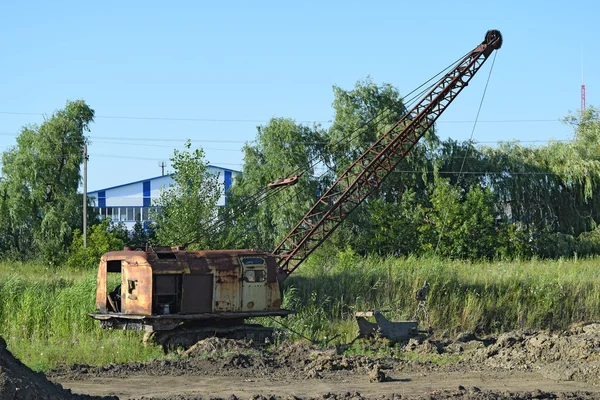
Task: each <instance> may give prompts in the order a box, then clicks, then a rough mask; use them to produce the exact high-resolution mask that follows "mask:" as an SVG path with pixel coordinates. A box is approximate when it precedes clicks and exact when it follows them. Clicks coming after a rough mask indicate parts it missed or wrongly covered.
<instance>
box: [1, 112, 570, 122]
mask: <svg viewBox="0 0 600 400" xmlns="http://www.w3.org/2000/svg"><path fill="white" fill-rule="evenodd" d="M0 114H5V115H32V116H44V115H47V114H44V113H34V112H17V111H0ZM94 118H100V119H126V120H142V121H144V120H148V121H190V122H227V123H265V122H269V121H270V119H234V118H195V117H148V116H129V115H95V116H94ZM275 118H276V117H275ZM284 118H285V117H284ZM295 121H297V122H305V123H331V122H333V120H331V119H329V120H316V119H315V120H295ZM473 122H475V121H474V120H440V121H437V123H438V124H471V123H473ZM536 122H560V123H562V122H563V121H562V119H560V118H553V119H495V120H480V121H477V123H502V124H504V123H536Z"/></svg>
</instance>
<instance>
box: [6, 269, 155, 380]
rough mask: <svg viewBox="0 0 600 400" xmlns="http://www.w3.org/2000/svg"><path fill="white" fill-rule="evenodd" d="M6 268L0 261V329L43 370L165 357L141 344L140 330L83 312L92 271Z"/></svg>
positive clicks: (89, 299) (89, 305) (91, 291)
mask: <svg viewBox="0 0 600 400" xmlns="http://www.w3.org/2000/svg"><path fill="white" fill-rule="evenodd" d="M29 268H33V269H34V270H35V271H36V274H35V275H33V274H29V273H28V272H27V270H28V269H29ZM6 269H10V268H7V267H6V266H4V265H0V273H1V275H0V335H2V337H3V338H4V339H5V340H6V341H7V343H8V346H9V349H10V350H11V351H12V352H13V353H14V354H15V356H17V357H18V358H19V359H20V360H22V361H23V362H24V363H25V364H27V365H28V366H29V367H31V368H33V369H35V370H42V371H47V370H50V369H52V368H56V367H57V366H59V365H72V364H79V363H84V364H90V365H105V364H108V363H117V362H119V363H120V362H128V361H144V360H151V359H154V358H161V357H164V355H163V352H162V350H161V349H160V348H158V347H152V346H148V347H146V346H144V345H143V344H142V341H141V339H142V333H140V332H135V331H112V330H104V329H101V328H100V326H99V324H98V322H97V321H95V320H93V319H92V318H90V317H89V316H88V315H87V313H88V312H92V311H94V303H95V295H96V271H87V272H83V273H82V272H76V273H75V274H76V275H78V276H79V277H78V279H77V280H74V279H73V278H72V277H71V276H72V275H73V274H72V272H75V271H69V270H68V269H67V270H63V271H64V273H63V274H62V275H58V274H56V272H55V271H51V270H47V272H46V273H41V274H40V273H39V272H40V270H43V269H42V268H40V267H39V266H36V265H31V264H29V265H18V271H17V272H14V273H5V272H4V271H5V270H6ZM23 275H25V277H24V276H23Z"/></svg>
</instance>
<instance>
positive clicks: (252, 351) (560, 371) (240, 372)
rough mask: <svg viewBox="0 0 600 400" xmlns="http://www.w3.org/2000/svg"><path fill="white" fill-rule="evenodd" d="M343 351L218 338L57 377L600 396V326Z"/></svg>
mask: <svg viewBox="0 0 600 400" xmlns="http://www.w3.org/2000/svg"><path fill="white" fill-rule="evenodd" d="M341 353H342V352H341V351H340V349H326V350H322V349H321V350H320V349H317V348H315V347H314V346H311V345H308V344H304V343H288V344H284V345H281V346H278V347H272V348H271V349H269V350H267V349H264V348H256V347H252V346H251V344H249V343H245V342H240V341H231V340H226V339H217V338H212V339H207V340H204V341H202V342H199V343H198V344H197V345H196V346H194V347H192V348H191V349H189V350H188V351H187V352H185V353H183V354H181V355H180V356H179V357H177V358H174V359H172V360H155V361H152V362H149V363H129V364H120V365H107V366H103V367H90V366H86V365H74V366H71V367H68V368H63V369H60V370H56V371H53V372H52V373H51V374H50V375H49V378H50V379H51V380H52V381H53V382H56V383H59V384H61V385H62V386H64V387H65V388H69V389H71V390H72V391H73V392H74V393H81V394H88V395H95V396H118V398H120V399H168V400H175V399H182V400H183V399H200V398H204V399H215V398H222V399H230V400H235V399H237V398H240V399H295V398H303V399H309V398H315V399H316V398H318V399H334V400H335V399H375V398H378V399H394V398H402V399H413V398H414V399H563V398H564V399H600V324H586V325H579V326H576V327H573V328H572V329H570V330H569V331H566V332H561V333H552V334H551V333H546V332H525V331H517V332H511V333H507V334H502V335H500V336H498V337H488V338H478V337H476V336H475V335H473V334H470V333H464V334H461V335H459V336H458V337H456V338H453V339H445V340H431V339H423V340H411V341H410V342H409V343H408V344H405V345H404V346H403V347H400V348H398V347H390V348H386V350H385V351H384V352H383V354H384V356H381V357H367V356H360V355H348V354H341ZM379 354H382V353H381V352H380V353H379ZM407 354H409V355H411V356H410V357H408V358H410V360H407V359H406V358H407V357H406V355H407ZM403 358H404V359H403ZM440 360H442V361H440ZM2 399H4V397H2Z"/></svg>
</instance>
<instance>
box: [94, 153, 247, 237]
mask: <svg viewBox="0 0 600 400" xmlns="http://www.w3.org/2000/svg"><path fill="white" fill-rule="evenodd" d="M208 171H209V172H210V173H213V174H215V175H217V176H218V180H219V182H220V183H222V184H223V195H222V196H221V198H220V199H219V202H218V205H219V206H225V205H227V190H228V189H229V188H230V187H231V184H232V182H233V178H234V176H235V175H237V174H238V173H239V171H235V170H231V169H227V168H221V167H217V166H214V165H210V166H209V169H208ZM172 184H173V178H172V177H171V176H170V175H163V176H156V177H154V178H148V179H144V180H141V181H137V182H131V183H124V184H122V185H118V186H113V187H109V188H105V189H100V190H95V191H93V192H88V198H89V199H90V200H92V204H93V207H94V208H95V209H96V211H97V213H98V215H99V216H100V218H101V219H105V218H108V219H111V220H112V221H114V222H122V223H123V224H125V226H126V227H127V229H129V230H132V229H133V225H135V223H136V222H137V221H140V222H142V224H143V225H144V227H145V226H146V224H147V223H148V222H149V221H150V217H149V214H150V208H151V206H152V204H153V202H154V200H156V199H157V198H158V196H159V194H160V191H161V188H167V187H169V186H171V185H172Z"/></svg>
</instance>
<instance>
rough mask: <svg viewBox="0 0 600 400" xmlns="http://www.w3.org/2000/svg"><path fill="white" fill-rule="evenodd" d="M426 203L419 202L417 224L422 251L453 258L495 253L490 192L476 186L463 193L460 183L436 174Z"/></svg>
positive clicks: (495, 232) (485, 255) (485, 256)
mask: <svg viewBox="0 0 600 400" xmlns="http://www.w3.org/2000/svg"><path fill="white" fill-rule="evenodd" d="M432 186H433V188H432V193H431V196H430V200H431V205H430V206H429V207H425V206H420V207H419V210H420V214H421V216H422V218H421V219H422V221H423V223H422V225H421V226H420V228H419V233H420V240H421V243H422V248H423V250H424V251H426V252H435V253H437V254H438V255H441V256H446V257H453V258H470V259H480V258H491V257H493V256H495V255H496V247H497V243H498V234H497V231H496V229H495V222H496V221H495V216H496V214H497V213H496V211H495V203H494V196H493V194H492V193H491V192H490V191H489V189H482V188H481V187H479V186H474V187H472V188H470V190H469V191H467V192H466V193H465V191H463V190H462V189H461V187H460V186H455V185H451V184H450V183H449V180H448V179H443V178H440V177H439V176H436V178H435V181H434V184H433V185H432Z"/></svg>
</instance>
